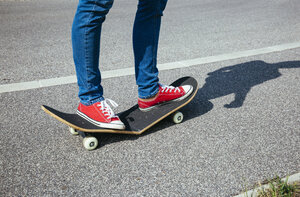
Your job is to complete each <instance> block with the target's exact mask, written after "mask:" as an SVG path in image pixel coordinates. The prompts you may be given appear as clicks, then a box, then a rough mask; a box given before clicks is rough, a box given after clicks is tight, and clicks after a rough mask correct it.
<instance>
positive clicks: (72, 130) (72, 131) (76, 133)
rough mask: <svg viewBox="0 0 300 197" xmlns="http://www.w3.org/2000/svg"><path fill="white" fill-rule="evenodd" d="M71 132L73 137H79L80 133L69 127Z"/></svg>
mask: <svg viewBox="0 0 300 197" xmlns="http://www.w3.org/2000/svg"><path fill="white" fill-rule="evenodd" d="M69 131H70V133H71V134H72V135H78V134H79V133H78V132H77V131H76V129H74V128H72V127H69Z"/></svg>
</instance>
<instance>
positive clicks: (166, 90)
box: [160, 84, 180, 93]
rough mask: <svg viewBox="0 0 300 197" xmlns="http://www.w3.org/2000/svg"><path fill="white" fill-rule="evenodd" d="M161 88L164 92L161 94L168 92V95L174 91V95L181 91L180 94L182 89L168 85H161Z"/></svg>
mask: <svg viewBox="0 0 300 197" xmlns="http://www.w3.org/2000/svg"><path fill="white" fill-rule="evenodd" d="M160 86H161V87H162V91H161V92H166V93H168V91H169V92H172V91H173V90H174V93H176V92H177V91H179V92H180V89H179V87H176V88H175V87H174V86H167V85H161V84H160Z"/></svg>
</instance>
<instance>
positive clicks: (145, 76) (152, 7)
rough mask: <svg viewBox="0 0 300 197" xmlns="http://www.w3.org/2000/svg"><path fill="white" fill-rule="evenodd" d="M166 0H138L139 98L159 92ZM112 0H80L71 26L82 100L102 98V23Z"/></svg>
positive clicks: (135, 42)
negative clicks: (159, 64) (160, 52)
mask: <svg viewBox="0 0 300 197" xmlns="http://www.w3.org/2000/svg"><path fill="white" fill-rule="evenodd" d="M166 4H167V0H139V2H138V8H137V12H136V16H135V21H134V25H133V35H132V41H133V51H134V58H135V77H136V84H137V85H138V96H139V98H149V97H152V96H153V95H155V94H156V93H157V92H158V81H159V79H158V69H157V47H158V38H159V31H160V23H161V16H162V15H163V11H164V9H165V7H166ZM112 5H113V0H80V1H79V4H78V8H77V11H76V14H75V17H74V21H73V26H72V46H73V58H74V63H75V67H76V75H77V82H78V86H79V94H78V96H79V98H80V102H81V103H82V104H85V105H91V104H93V103H96V102H99V101H102V100H103V99H104V98H103V87H102V86H101V73H100V70H99V53H100V36H101V27H102V23H103V22H104V20H105V17H106V14H107V13H108V12H109V10H110V8H111V7H112Z"/></svg>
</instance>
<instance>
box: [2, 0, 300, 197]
mask: <svg viewBox="0 0 300 197" xmlns="http://www.w3.org/2000/svg"><path fill="white" fill-rule="evenodd" d="M136 2H137V1H133V0H116V1H115V3H114V7H113V8H112V10H111V11H110V13H109V15H108V17H107V20H106V22H105V24H104V26H103V34H102V40H101V60H100V62H101V65H100V67H101V70H102V71H107V70H115V69H119V68H127V67H131V66H132V65H133V53H132V46H131V31H132V24H133V19H134V14H135V10H136ZM76 3H77V1H74V0H52V1H42V0H32V1H31V0H22V1H18V0H14V1H12V0H0V24H1V28H0V46H1V47H0V86H1V85H4V84H11V83H20V82H27V81H32V80H40V79H49V78H54V77H64V76H70V75H74V74H75V70H74V65H73V60H72V49H71V40H70V29H71V24H72V18H73V15H74V12H75V9H76ZM299 13H300V4H299V3H298V1H297V0H272V1H271V0H265V1H259V0H253V1H242V0H230V1H222V0H189V1H180V0H170V1H169V3H168V6H167V9H166V11H165V13H164V17H163V22H162V29H161V36H160V45H159V47H160V48H159V57H158V59H159V63H168V62H177V61H181V60H189V59H194V58H200V57H208V56H212V57H215V56H217V55H220V54H230V53H234V52H240V51H245V50H252V49H257V51H258V52H259V49H261V48H265V47H269V46H275V45H276V46H277V45H279V46H280V45H282V44H286V43H296V42H299V41H300V38H299V35H300V22H299V21H300V15H299ZM299 56H300V47H298V48H294V49H291V50H282V51H280V50H279V51H278V52H274V53H268V54H257V55H254V56H247V57H242V58H238V59H231V60H226V61H218V62H213V63H208V64H199V65H194V66H192V67H187V68H179V69H172V70H165V71H161V72H160V79H161V82H162V83H166V84H169V83H171V82H172V81H174V80H176V79H177V78H179V77H181V76H186V75H189V76H193V77H195V78H196V79H197V80H198V82H199V84H200V89H199V92H198V94H197V95H196V97H195V99H194V100H193V101H192V102H191V103H190V104H189V105H187V106H186V107H185V108H184V109H183V110H182V111H183V113H184V115H185V121H184V122H183V123H181V124H178V125H174V124H173V123H170V122H168V121H167V120H166V121H162V122H161V123H159V124H158V125H157V126H155V127H153V128H152V129H150V130H149V131H147V132H145V133H144V134H143V135H141V136H130V135H113V134H101V135H97V137H98V139H99V140H100V143H101V144H100V146H99V148H98V149H96V150H94V151H86V150H85V149H84V148H83V147H82V144H81V143H82V139H81V138H80V137H72V136H71V135H70V134H69V132H68V130H67V127H66V126H65V125H62V124H60V123H59V122H57V121H55V120H54V119H52V118H50V117H48V115H46V114H45V113H44V112H43V111H42V110H41V109H40V105H42V104H46V105H49V106H53V107H55V108H57V109H60V110H63V111H66V112H74V111H75V109H76V107H77V104H78V98H77V85H76V84H67V85H60V86H51V87H47V88H39V89H32V90H26V91H16V92H7V93H1V94H0V109H1V110H0V118H1V121H0V131H1V134H2V136H1V140H0V196H232V195H234V194H238V193H239V192H241V191H242V190H243V188H244V186H245V185H248V186H251V185H253V184H254V183H255V182H257V181H259V180H264V179H267V178H271V177H273V176H274V175H279V176H286V175H289V174H294V173H297V172H299V171H300V151H299V150H300V115H299V114H300V113H299V112H300V97H299V95H300V85H299V82H300V59H299ZM103 86H104V88H105V97H106V98H111V99H113V100H115V101H117V103H118V104H119V105H120V107H119V108H117V112H120V111H122V110H125V109H127V108H128V107H130V106H132V105H134V104H135V103H136V100H137V95H136V91H137V88H136V86H135V81H134V76H132V75H130V76H123V77H117V78H107V79H104V80H103Z"/></svg>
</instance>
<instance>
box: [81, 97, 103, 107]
mask: <svg viewBox="0 0 300 197" xmlns="http://www.w3.org/2000/svg"><path fill="white" fill-rule="evenodd" d="M103 100H104V98H103V96H101V97H100V98H97V99H93V100H91V101H88V102H85V101H80V103H81V104H83V105H86V106H89V105H93V104H94V103H97V102H101V101H103Z"/></svg>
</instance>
